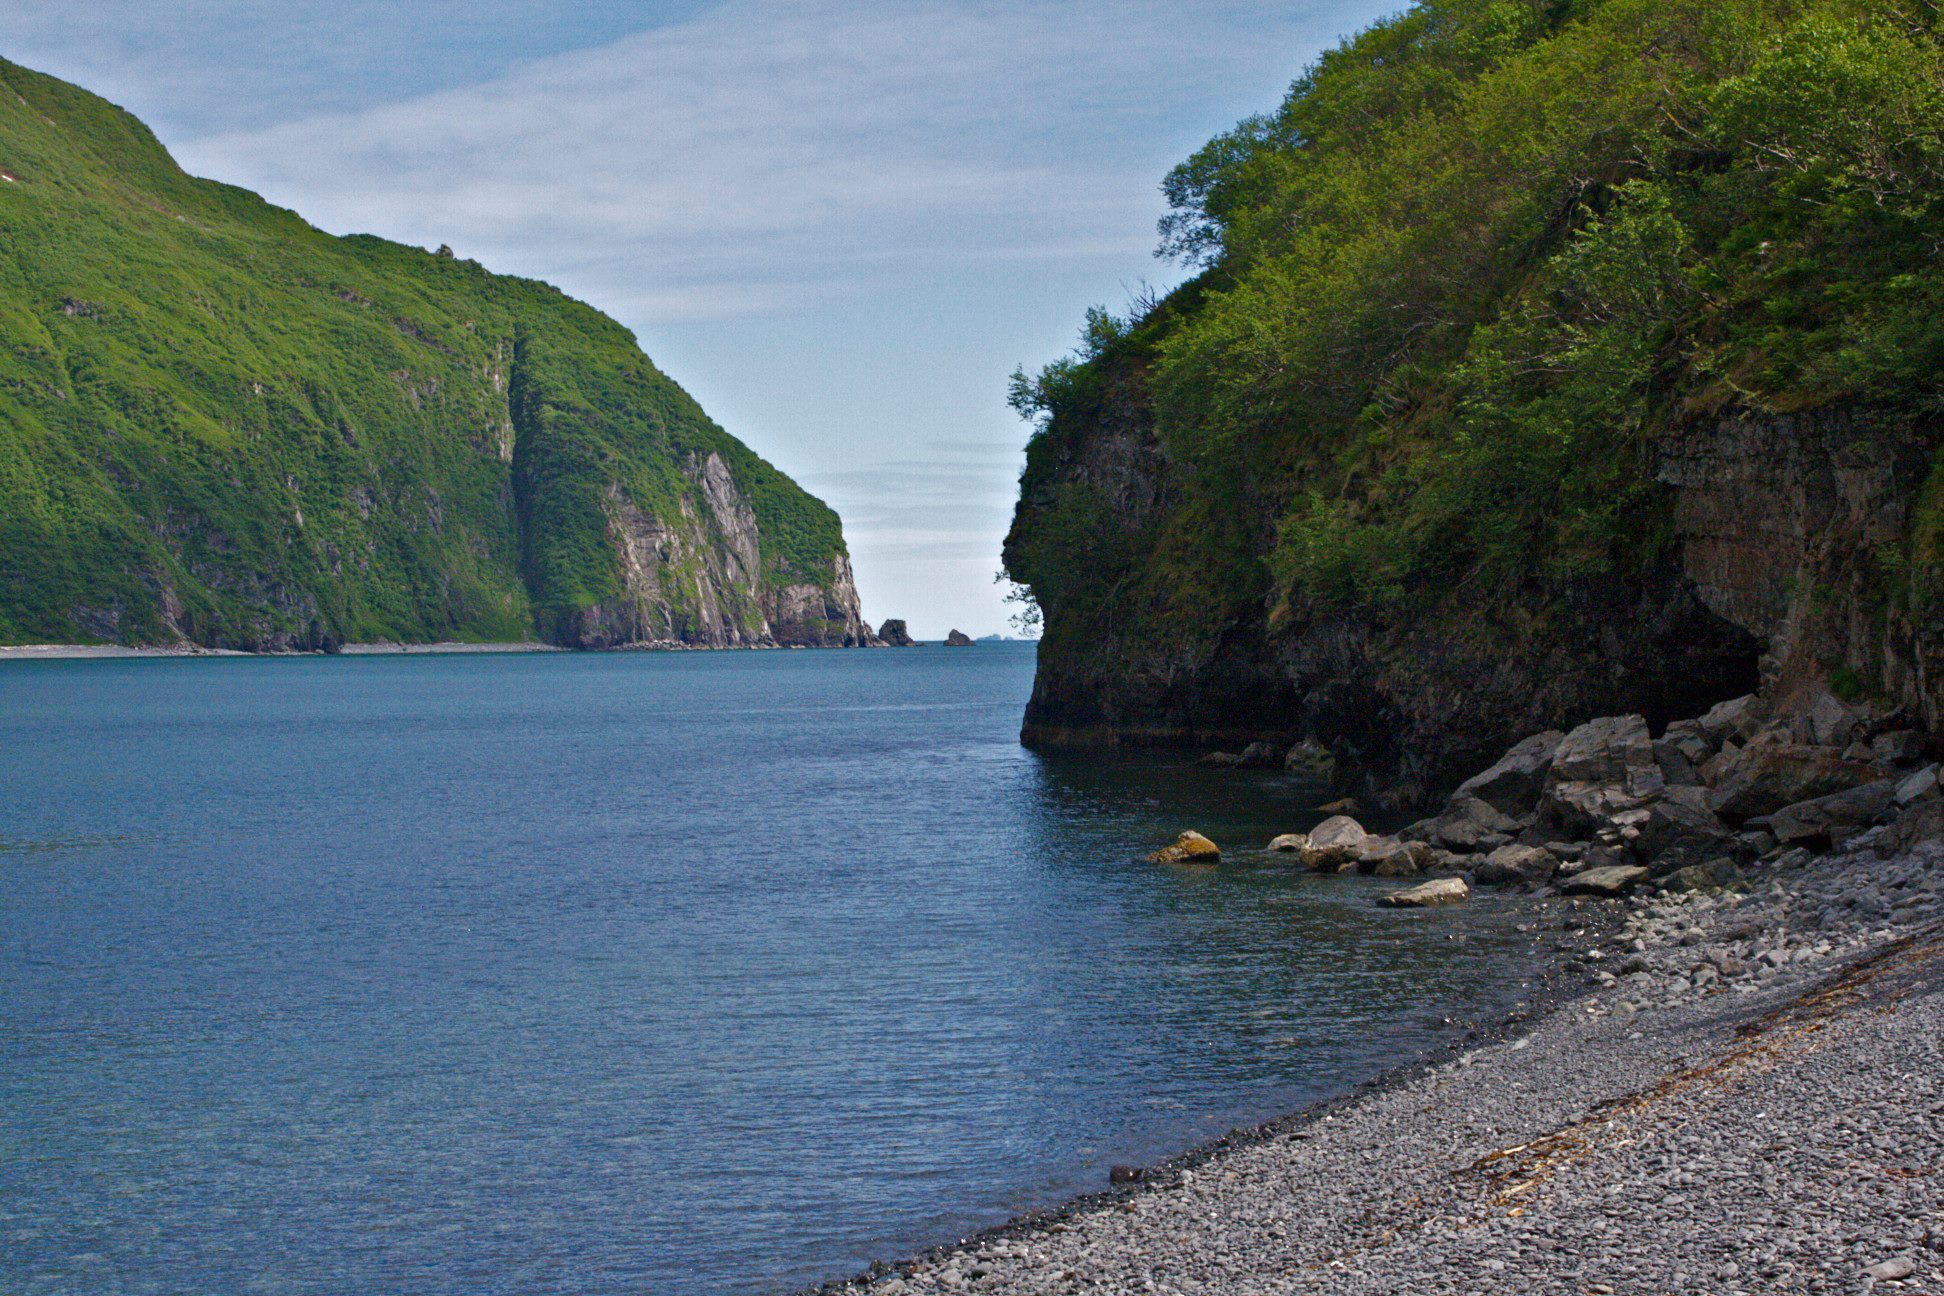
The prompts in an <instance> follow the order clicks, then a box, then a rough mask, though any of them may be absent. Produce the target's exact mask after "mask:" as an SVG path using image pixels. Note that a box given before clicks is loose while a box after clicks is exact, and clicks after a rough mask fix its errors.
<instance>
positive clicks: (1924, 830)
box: [1876, 788, 1944, 859]
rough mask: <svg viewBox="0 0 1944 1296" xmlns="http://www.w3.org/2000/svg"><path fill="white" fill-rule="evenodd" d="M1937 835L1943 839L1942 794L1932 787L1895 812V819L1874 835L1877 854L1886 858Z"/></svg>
mask: <svg viewBox="0 0 1944 1296" xmlns="http://www.w3.org/2000/svg"><path fill="white" fill-rule="evenodd" d="M1940 838H1944V793H1940V792H1939V791H1938V789H1936V788H1932V789H1931V790H1930V791H1928V792H1926V793H1925V794H1924V795H1923V796H1921V797H1919V798H1917V799H1916V800H1915V801H1912V802H1911V803H1910V804H1909V805H1906V806H1905V807H1903V809H1902V810H1901V811H1899V812H1898V814H1897V821H1896V822H1895V823H1894V824H1892V825H1890V828H1889V830H1888V831H1887V832H1885V833H1884V834H1883V835H1882V836H1881V837H1878V838H1877V843H1876V849H1877V854H1879V855H1881V856H1883V857H1884V858H1885V859H1888V858H1890V857H1891V856H1893V855H1902V854H1903V853H1905V852H1906V851H1909V850H1912V849H1914V848H1915V847H1917V846H1920V845H1922V844H1923V843H1925V842H1932V841H1937V840H1939V839H1940Z"/></svg>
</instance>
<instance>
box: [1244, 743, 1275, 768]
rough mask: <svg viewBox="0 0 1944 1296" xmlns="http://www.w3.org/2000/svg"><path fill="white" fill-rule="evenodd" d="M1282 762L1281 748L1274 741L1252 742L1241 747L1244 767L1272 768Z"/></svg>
mask: <svg viewBox="0 0 1944 1296" xmlns="http://www.w3.org/2000/svg"><path fill="white" fill-rule="evenodd" d="M1282 762H1283V751H1282V748H1280V747H1278V746H1276V744H1274V743H1267V742H1252V743H1250V744H1249V745H1248V746H1247V747H1244V748H1243V749H1242V766H1243V768H1244V769H1274V768H1276V767H1277V766H1278V765H1281V764H1282Z"/></svg>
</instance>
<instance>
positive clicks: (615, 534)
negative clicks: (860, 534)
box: [574, 452, 874, 648]
mask: <svg viewBox="0 0 1944 1296" xmlns="http://www.w3.org/2000/svg"><path fill="white" fill-rule="evenodd" d="M683 474H684V477H685V478H686V479H687V481H688V483H689V484H690V485H691V486H692V487H693V490H692V491H684V492H683V493H681V494H680V495H678V496H677V497H676V499H675V500H674V502H673V504H672V506H671V505H667V504H664V505H662V506H660V507H659V509H658V510H657V511H652V512H651V511H649V510H647V509H644V508H642V507H641V506H640V505H639V504H638V503H637V502H636V501H635V500H634V499H633V497H632V496H631V495H630V494H629V492H628V491H627V489H626V488H625V487H623V486H622V485H621V484H620V483H612V484H610V485H609V487H608V489H607V492H606V494H605V496H604V498H603V507H604V508H605V510H606V513H607V519H608V539H609V542H610V543H611V544H612V545H613V547H614V551H615V556H616V558H617V560H618V563H619V570H620V576H621V586H622V589H621V592H620V594H618V595H616V596H614V597H612V598H608V599H604V600H602V601H601V602H599V603H596V604H594V605H593V606H592V607H589V608H587V609H585V610H584V611H582V612H581V614H580V616H579V620H578V624H577V627H576V634H575V636H574V642H575V645H576V646H577V647H581V648H623V647H673V646H683V647H707V648H768V647H778V646H782V647H818V648H823V647H832V648H855V647H863V646H867V645H868V644H870V643H871V642H872V640H873V638H874V636H872V635H871V632H870V629H869V627H868V626H866V625H865V623H864V617H863V613H862V611H861V610H860V608H859V606H858V598H857V585H856V582H855V580H854V579H853V578H852V575H851V567H850V557H849V555H847V554H845V553H844V552H842V551H841V550H840V551H838V552H837V553H836V554H835V555H833V557H832V558H831V560H830V564H831V566H830V575H829V579H828V581H827V582H824V583H811V582H807V581H797V582H793V583H789V584H783V585H777V584H776V583H774V582H773V581H771V580H768V579H766V578H765V566H764V555H763V537H762V533H761V529H760V528H759V526H758V525H757V520H756V513H755V510H754V509H752V508H751V507H750V505H749V503H748V501H747V500H746V499H745V497H744V495H743V493H742V491H741V490H740V489H739V488H738V486H737V484H736V481H735V477H734V476H733V474H732V473H731V472H730V470H729V466H728V464H727V463H725V462H724V461H723V459H722V456H721V455H719V454H716V453H714V452H711V453H709V454H708V455H706V456H703V455H690V456H689V458H688V461H687V462H686V464H685V465H684V469H683Z"/></svg>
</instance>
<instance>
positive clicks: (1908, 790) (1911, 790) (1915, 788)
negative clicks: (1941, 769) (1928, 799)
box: [1896, 765, 1937, 806]
mask: <svg viewBox="0 0 1944 1296" xmlns="http://www.w3.org/2000/svg"><path fill="white" fill-rule="evenodd" d="M1935 791H1937V766H1935V765H1926V766H1925V767H1924V768H1923V769H1920V770H1918V771H1917V772H1916V773H1915V774H1911V775H1907V776H1906V777H1905V778H1904V779H1903V781H1902V782H1900V783H1898V784H1897V794H1896V802H1897V804H1898V805H1900V806H1907V805H1909V804H1910V803H1911V802H1912V801H1915V800H1917V799H1919V798H1920V797H1923V796H1925V795H1927V794H1929V793H1932V792H1935Z"/></svg>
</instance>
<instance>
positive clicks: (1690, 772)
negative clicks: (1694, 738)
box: [1654, 738, 1701, 787]
mask: <svg viewBox="0 0 1944 1296" xmlns="http://www.w3.org/2000/svg"><path fill="white" fill-rule="evenodd" d="M1654 764H1656V765H1658V766H1660V772H1661V777H1662V778H1664V779H1666V780H1667V785H1668V786H1669V787H1694V786H1697V785H1698V784H1699V783H1700V782H1701V771H1700V770H1699V769H1697V768H1695V764H1694V761H1693V759H1692V758H1690V757H1689V756H1688V754H1687V749H1686V748H1685V747H1683V746H1682V745H1681V744H1680V743H1677V742H1675V741H1673V740H1672V739H1668V738H1662V739H1659V740H1658V741H1656V742H1655V743H1654Z"/></svg>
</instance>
